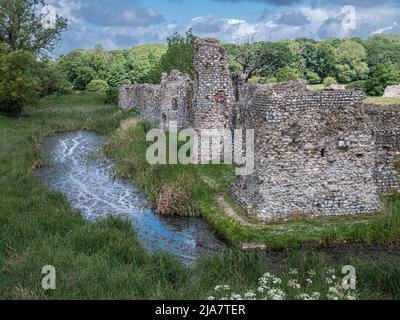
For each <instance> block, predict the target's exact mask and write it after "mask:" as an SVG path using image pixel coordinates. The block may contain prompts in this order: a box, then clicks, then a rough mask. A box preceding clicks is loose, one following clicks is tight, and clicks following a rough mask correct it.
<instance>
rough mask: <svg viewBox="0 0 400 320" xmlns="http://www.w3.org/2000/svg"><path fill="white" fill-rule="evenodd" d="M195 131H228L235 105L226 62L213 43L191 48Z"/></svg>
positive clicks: (204, 41)
mask: <svg viewBox="0 0 400 320" xmlns="http://www.w3.org/2000/svg"><path fill="white" fill-rule="evenodd" d="M194 51H195V52H194V99H193V110H194V117H193V127H194V129H224V128H230V127H231V124H232V119H233V114H232V112H233V108H234V104H235V96H234V89H233V85H232V78H231V75H230V72H229V58H228V54H227V53H226V51H225V50H224V48H223V47H222V46H221V45H220V44H219V42H218V41H217V40H215V39H198V40H196V42H195V46H194Z"/></svg>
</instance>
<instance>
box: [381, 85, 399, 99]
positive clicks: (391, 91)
mask: <svg viewBox="0 0 400 320" xmlns="http://www.w3.org/2000/svg"><path fill="white" fill-rule="evenodd" d="M383 97H384V98H396V97H400V84H399V85H397V86H388V87H387V88H386V90H385V94H384V95H383Z"/></svg>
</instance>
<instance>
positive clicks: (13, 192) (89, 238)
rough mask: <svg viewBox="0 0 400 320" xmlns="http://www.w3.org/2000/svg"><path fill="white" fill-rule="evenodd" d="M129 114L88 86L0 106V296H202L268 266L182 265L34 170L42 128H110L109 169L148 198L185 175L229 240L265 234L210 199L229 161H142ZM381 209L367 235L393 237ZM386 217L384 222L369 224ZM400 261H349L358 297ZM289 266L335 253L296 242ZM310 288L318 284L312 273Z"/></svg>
mask: <svg viewBox="0 0 400 320" xmlns="http://www.w3.org/2000/svg"><path fill="white" fill-rule="evenodd" d="M134 116H135V115H134V113H128V112H123V111H120V110H119V109H118V108H116V107H114V106H110V105H105V104H104V103H103V97H102V96H101V95H96V94H71V95H66V96H53V97H50V98H48V99H46V100H44V101H42V102H41V104H40V105H39V107H37V108H28V109H27V110H26V113H25V114H23V116H22V117H21V118H20V119H9V118H6V117H3V116H0V299H203V298H207V297H208V296H210V295H213V294H214V287H215V286H216V285H219V284H223V283H226V284H230V285H231V286H232V287H233V288H234V289H235V290H237V291H240V292H242V291H246V290H249V289H251V288H254V287H255V286H257V280H258V278H259V277H261V276H262V274H263V273H265V272H267V271H269V268H270V266H271V264H272V262H271V260H270V259H269V258H268V257H267V256H266V255H265V254H264V253H261V252H241V251H238V250H235V249H228V250H226V251H224V252H220V253H218V254H217V255H215V256H204V257H201V258H200V259H199V261H198V262H197V263H196V264H195V265H193V266H191V267H189V268H187V267H184V266H182V264H181V263H180V262H179V261H178V260H177V259H176V258H174V257H173V256H171V255H169V254H165V253H155V254H151V253H149V252H147V251H146V250H145V249H144V248H143V247H142V246H141V244H140V242H139V241H138V238H137V235H136V232H135V230H134V228H132V226H131V224H130V223H128V222H125V221H122V220H118V219H115V218H109V219H105V220H102V221H99V222H97V223H91V222H89V221H86V220H85V219H83V218H82V216H81V215H80V214H79V212H76V211H74V210H73V209H72V208H71V206H70V204H69V202H68V200H67V199H66V197H65V196H63V195H62V194H60V193H58V192H53V191H50V190H48V189H47V188H46V187H45V186H43V185H42V184H41V183H40V182H39V181H38V180H37V179H36V178H35V177H34V176H33V173H32V170H33V168H34V167H35V163H37V161H39V160H43V161H44V162H47V159H45V157H44V155H43V152H42V151H41V148H40V142H41V140H42V138H43V137H45V136H50V135H53V134H55V133H58V132H65V131H73V130H91V131H95V132H97V133H100V134H108V135H112V136H113V139H112V140H111V142H110V144H109V145H108V147H107V150H108V152H109V153H110V154H112V155H115V158H116V159H117V160H118V162H119V165H118V171H117V173H118V174H121V175H123V176H126V177H129V178H131V179H133V180H134V181H138V185H139V186H140V187H141V188H142V189H143V190H145V191H146V194H147V195H149V198H155V197H156V196H157V194H158V192H157V190H160V188H161V187H162V185H164V183H168V182H171V181H180V180H179V179H182V177H184V176H185V175H190V176H191V177H192V178H193V182H192V184H191V187H190V190H188V191H190V196H191V199H192V201H193V202H192V203H193V205H194V206H195V207H196V208H197V209H199V210H201V212H202V213H203V214H204V215H205V216H206V218H207V219H208V220H209V221H210V222H211V223H213V224H214V225H215V226H216V228H217V230H220V231H221V233H224V234H226V235H228V236H229V237H230V238H232V239H233V240H234V241H236V242H239V241H243V239H249V240H253V239H254V240H255V241H256V240H257V241H258V237H260V238H261V237H264V234H263V233H262V232H267V231H266V229H264V228H261V230H259V231H257V230H255V229H246V228H240V227H238V226H237V225H236V224H235V223H233V222H232V221H229V220H227V219H226V218H225V217H224V215H222V214H221V213H220V212H219V211H218V209H217V207H216V206H215V201H214V195H215V193H216V192H224V190H225V191H226V189H227V187H228V185H229V183H230V181H231V179H232V178H234V176H233V174H232V173H233V168H231V167H224V166H215V167H208V166H204V167H196V168H193V167H185V168H182V167H181V166H175V167H168V168H165V167H157V166H156V167H153V168H149V167H148V166H147V165H145V162H144V158H143V155H144V154H145V149H146V146H145V145H144V144H143V143H142V142H143V141H144V140H141V139H142V138H143V137H144V131H143V132H140V131H136V130H135V125H132V121H133V120H132V118H133V117H134ZM128 119H130V120H128ZM135 121H136V120H135ZM121 122H124V123H125V125H126V128H125V130H127V131H126V132H127V133H126V134H124V135H123V137H124V138H123V139H121V138H120V136H119V135H118V138H117V129H118V128H119V126H120V124H121ZM128 123H130V124H129V125H128ZM142 129H143V130H144V128H142ZM139 138H140V139H139ZM136 179H137V180H136ZM205 181H206V182H205ZM398 200H399V199H391V202H390V203H391V205H392V206H393V209H394V210H398ZM388 210H392V209H390V208H388ZM382 219H383V220H382V221H381V222H380V223H381V225H377V226H376V227H375V229H369V230H370V233H369V234H370V236H369V237H370V238H371V239H373V238H374V237H377V238H381V237H382V236H383V235H384V236H385V237H386V236H390V237H392V238H395V237H396V230H395V228H394V225H393V223H397V220H396V219H397V218H396V217H394V216H389V217H387V218H382ZM385 219H386V220H385ZM390 219H392V220H390ZM387 225H389V227H388V230H387V231H385V232H376V231H377V230H380V228H386V227H387ZM354 232H355V231H354ZM374 232H376V235H374V234H373V233H374ZM360 233H363V232H361V231H360ZM266 234H267V235H269V236H270V237H271V238H268V236H267V237H266V238H265V239H275V240H274V241H276V243H277V244H279V245H285V244H288V245H291V244H293V242H294V241H297V243H298V242H299V239H300V240H301V239H302V234H301V233H299V234H297V235H296V234H293V235H291V237H290V238H289V240H290V241H289V240H286V241H283V240H284V239H285V238H282V237H281V236H279V237H276V238H274V237H272V236H271V235H270V233H266ZM355 234H357V232H355ZM309 238H310V237H309ZM309 238H308V239H309ZM318 239H319V238H318ZM318 239H317V240H318ZM300 242H301V241H300ZM277 247H278V246H277ZM399 262H400V261H399V259H393V260H388V259H386V258H384V259H382V260H381V261H374V262H373V263H370V262H369V261H365V260H360V261H358V260H357V261H354V263H355V266H356V268H357V270H358V269H359V272H358V274H357V275H358V277H359V279H360V280H359V286H360V289H359V292H360V297H361V298H371V297H373V298H395V297H399V290H398V283H399V279H398V275H399V274H400V273H399V272H398V266H399V265H400V264H399ZM45 265H53V266H54V267H55V268H56V271H57V282H56V284H57V289H56V290H54V291H53V290H51V291H45V290H43V289H42V287H41V281H42V277H43V275H42V274H41V271H42V268H43V266H45ZM273 265H274V266H276V263H274V264H273ZM294 266H295V267H298V268H299V269H301V270H303V269H306V267H307V268H310V267H312V268H314V269H319V268H322V267H324V268H325V267H326V266H330V267H335V268H336V270H340V269H341V263H337V262H334V261H330V260H329V259H328V258H327V257H326V256H325V255H323V254H320V253H312V254H307V253H305V252H301V251H299V252H293V253H288V254H287V258H284V259H283V260H282V261H280V262H279V268H278V269H279V270H277V272H278V275H279V276H281V277H282V278H284V277H287V275H288V272H289V270H290V268H292V267H294ZM302 266H304V267H302ZM316 289H318V290H326V289H327V288H326V285H325V284H323V283H322V282H321V283H320V284H318V285H316Z"/></svg>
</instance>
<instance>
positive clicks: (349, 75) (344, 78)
mask: <svg viewBox="0 0 400 320" xmlns="http://www.w3.org/2000/svg"><path fill="white" fill-rule="evenodd" d="M366 60H367V53H366V51H365V48H364V47H363V45H361V44H360V43H358V42H355V41H352V40H345V41H343V42H342V43H341V44H339V46H338V47H337V48H336V66H335V68H336V77H337V79H338V80H339V82H342V83H346V82H351V81H355V80H364V79H366V78H367V77H368V73H369V68H368V64H367V63H366Z"/></svg>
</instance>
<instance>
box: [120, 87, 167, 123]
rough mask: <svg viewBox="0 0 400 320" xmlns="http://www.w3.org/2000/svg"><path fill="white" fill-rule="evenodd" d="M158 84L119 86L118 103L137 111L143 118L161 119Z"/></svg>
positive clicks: (157, 121)
mask: <svg viewBox="0 0 400 320" xmlns="http://www.w3.org/2000/svg"><path fill="white" fill-rule="evenodd" d="M160 95H161V86H160V85H150V84H132V85H125V86H121V87H119V97H118V105H119V106H120V107H121V108H123V109H126V110H135V111H137V112H138V113H139V114H140V115H141V116H142V117H143V118H144V119H146V120H148V121H151V122H154V123H159V122H160V121H161V108H160Z"/></svg>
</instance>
